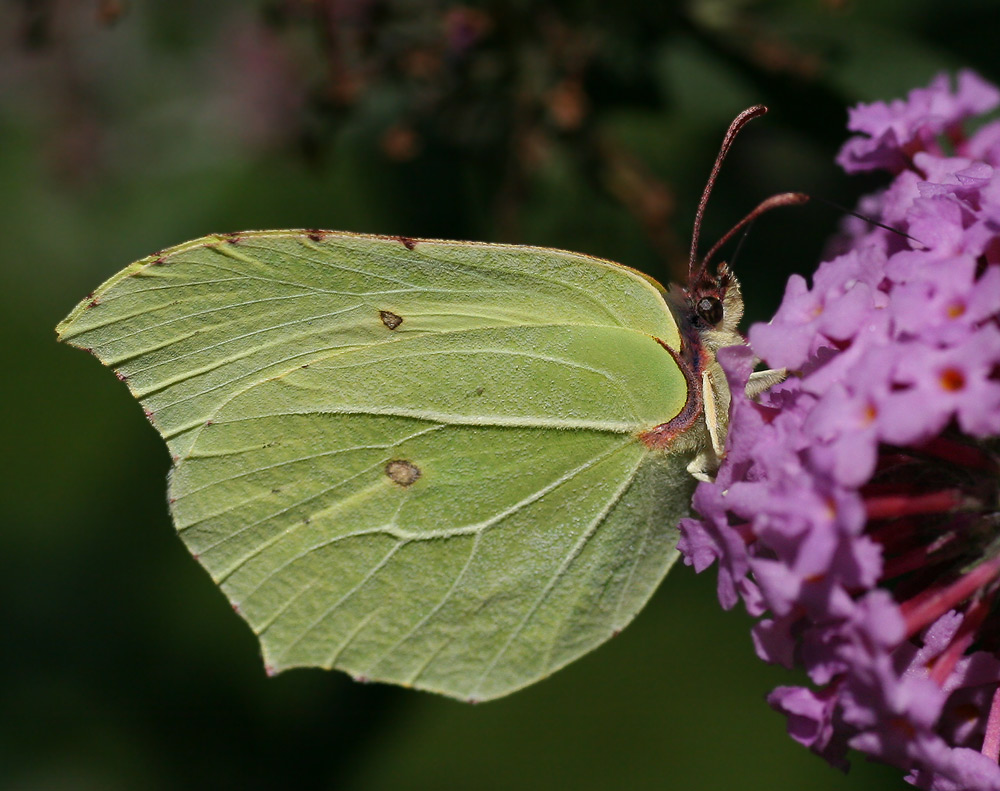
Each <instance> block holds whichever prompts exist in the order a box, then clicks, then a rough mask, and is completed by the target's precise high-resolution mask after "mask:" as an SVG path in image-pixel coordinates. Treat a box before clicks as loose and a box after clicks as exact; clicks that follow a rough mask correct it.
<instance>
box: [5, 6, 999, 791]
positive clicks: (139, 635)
mask: <svg viewBox="0 0 1000 791" xmlns="http://www.w3.org/2000/svg"><path fill="white" fill-rule="evenodd" d="M998 8H1000V7H998V5H997V4H996V3H995V2H993V1H992V0H982V1H981V2H969V1H968V0H953V2H947V3H942V2H941V1H940V0H891V1H890V2H865V3H862V2H857V3H849V2H836V1H835V0H826V1H825V2H824V0H811V1H810V2H805V1H800V2H794V1H793V0H785V1H784V2H763V1H760V2H755V1H754V0H701V1H699V2H695V1H694V0H692V2H689V3H684V4H681V3H677V4H671V3H669V2H647V1H646V0H615V1H614V2H608V1H607V0H600V1H598V0H593V1H588V0H577V1H576V2H569V3H565V4H562V5H561V6H558V7H556V6H543V5H541V4H539V3H535V2H527V1H526V0H523V1H522V0H496V1H495V2H483V3H473V2H471V1H470V2H469V3H468V4H467V5H465V6H459V5H457V4H455V3H452V2H447V1H446V0H438V1H432V0H384V1H380V2H375V0H365V1H362V0H326V1H324V0H313V1H312V2H309V0H298V2H295V1H293V0H280V1H278V2H269V3H262V2H235V1H232V0H228V1H226V2H213V3H206V2H195V1H194V0H183V1H182V0H170V1H169V2H166V1H164V0H161V1H160V2H153V0H148V1H147V2H143V1H142V0H133V2H129V3H124V2H115V1H113V0H112V1H110V2H109V1H107V0H105V1H104V2H97V1H96V0H93V1H91V0H72V1H70V0H65V1H64V2H56V1H55V0H53V1H52V2H37V1H36V2H31V1H30V0H27V1H25V2H10V0H0V276H2V295H3V306H2V309H0V338H2V339H3V344H2V347H3V351H4V371H5V373H4V376H3V377H2V380H0V387H2V388H3V401H2V409H0V415H2V421H3V422H2V426H0V427H2V434H0V439H2V441H3V458H4V468H3V473H2V475H0V486H2V487H3V488H2V509H3V510H2V533H0V541H2V545H0V787H2V788H3V789H73V790H74V791H75V790H76V789H84V790H87V789H139V788H141V789H170V788H240V789H257V788H318V789H358V790H359V791H361V790H362V789H365V790H367V789H411V788H412V789H451V788H456V789H466V788H468V789H529V788H558V787H565V788H573V789H605V788H628V789H647V788H650V789H674V788H676V789H729V788H732V789H748V790H749V789H769V790H770V789H804V788H809V789H876V788H877V789H888V788H899V787H905V786H904V784H903V782H902V780H900V779H899V776H898V773H897V772H896V771H894V770H890V769H887V768H885V767H881V766H878V765H874V764H869V763H867V762H866V761H864V760H863V759H857V760H855V765H854V767H853V769H852V771H851V773H850V775H848V776H844V775H842V774H841V773H840V772H838V771H836V770H834V769H831V768H829V767H828V766H826V765H825V764H824V763H823V762H822V761H820V760H819V759H817V758H815V757H813V756H812V755H811V754H809V753H808V752H807V751H806V750H804V749H802V748H801V747H799V746H797V745H796V744H794V743H793V742H792V741H791V740H790V739H789V738H787V737H786V736H785V735H784V727H785V723H784V720H783V718H782V717H780V716H779V715H778V714H776V713H774V712H772V711H771V710H770V709H769V708H768V707H767V706H766V704H765V703H764V700H763V698H764V695H765V694H766V692H767V691H768V690H769V689H771V688H772V687H773V686H774V685H776V684H779V683H794V681H795V680H796V676H794V675H791V674H788V673H785V672H784V671H782V670H780V669H777V668H770V667H766V666H764V665H763V664H762V663H760V662H759V661H758V660H756V659H755V657H754V655H753V650H752V646H751V642H750V637H749V625H750V622H749V619H748V618H747V617H746V615H745V614H744V613H742V612H741V611H737V612H733V613H723V612H721V610H720V609H719V607H718V604H717V602H716V600H715V593H714V588H715V581H714V569H713V570H712V571H711V572H710V573H706V574H704V575H702V576H700V577H696V576H695V575H694V574H693V573H692V572H691V571H690V570H689V569H687V568H680V567H679V568H678V569H676V570H675V572H674V573H673V574H671V575H670V577H669V579H668V580H667V581H666V582H665V584H664V585H663V586H662V588H661V590H660V591H659V592H658V594H657V595H656V596H655V598H654V600H653V602H652V603H651V604H650V606H649V607H648V608H647V609H646V611H644V612H643V613H642V614H641V615H640V616H639V618H638V619H637V620H636V622H635V623H634V625H632V626H631V627H629V628H628V629H627V630H626V631H625V632H624V633H623V634H622V635H621V636H619V637H618V638H616V639H615V640H613V641H612V642H611V643H609V644H608V645H606V646H604V647H602V648H601V649H600V650H598V651H596V652H595V653H593V654H592V655H590V656H588V657H586V658H585V659H583V660H581V661H579V662H577V663H575V664H573V665H572V666H571V667H569V668H567V669H566V670H563V671H561V672H559V673H557V674H556V675H555V676H554V677H553V678H551V679H549V680H547V681H545V682H543V683H541V684H538V685H537V686H534V687H531V688H529V689H527V690H524V691H522V692H519V693H517V694H515V695H514V696H512V697H510V698H508V699H504V700H501V701H498V702H494V703H489V704H483V705H480V706H468V705H464V704H459V703H455V702H452V701H450V700H445V699H443V698H437V697H435V696H432V695H428V694H422V693H417V692H407V691H403V690H397V689H390V688H385V687H381V686H378V685H364V686H363V685H359V684H355V683H353V682H351V681H350V680H348V679H347V678H346V677H345V676H342V675H341V674H338V673H330V672H323V671H318V670H317V671H309V670H297V671H293V672H289V673H285V674H283V675H281V676H279V677H277V678H273V679H268V678H266V677H265V675H264V672H263V669H262V667H261V663H260V660H259V657H258V653H257V647H256V643H255V640H254V638H253V636H252V635H251V633H250V631H249V629H248V628H247V627H246V626H245V625H244V624H243V622H242V621H240V620H239V618H237V617H236V616H235V615H234V614H233V612H232V611H231V609H230V608H229V605H228V604H227V602H226V601H225V599H224V598H223V597H222V596H221V595H220V594H219V593H218V592H217V591H216V589H215V588H214V586H213V585H212V583H211V582H210V580H209V578H208V576H207V575H206V574H205V573H204V572H203V571H202V570H201V569H200V568H199V567H198V566H197V564H196V563H195V562H194V561H193V560H191V559H190V557H189V556H188V555H187V552H186V551H185V549H184V548H183V546H182V545H181V543H180V541H178V540H177V538H176V536H175V534H174V531H173V529H172V527H171V525H170V522H169V518H168V514H167V508H166V503H165V500H164V486H165V483H164V477H165V474H166V471H167V467H168V458H167V454H166V453H165V452H164V448H163V446H162V444H161V442H160V440H159V438H158V437H157V436H156V435H155V432H154V431H153V430H152V429H151V428H150V426H149V425H148V424H147V423H146V421H145V420H144V419H143V416H142V413H141V410H140V408H139V407H138V405H137V404H135V403H134V402H133V401H132V399H131V398H130V396H129V395H128V393H127V391H126V389H125V387H124V386H123V385H122V384H121V383H120V382H118V381H116V379H115V378H114V377H113V376H112V375H111V374H110V372H108V371H105V370H103V369H102V368H101V367H100V366H99V365H98V364H97V362H96V361H95V360H94V359H92V358H90V357H89V356H87V355H85V354H81V353H80V352H79V351H76V350H73V349H70V348H69V347H63V346H59V345H57V344H56V343H55V338H54V333H53V327H54V326H55V324H56V323H57V322H58V321H59V320H60V319H61V318H62V317H63V316H64V315H65V314H66V313H67V312H68V311H69V310H70V309H71V308H72V306H73V305H74V304H75V303H76V301H77V300H79V299H80V298H82V297H83V295H84V294H86V293H87V292H89V291H90V290H92V289H93V288H94V287H95V286H97V285H98V284H99V283H100V282H101V281H102V280H104V279H105V278H106V277H108V276H110V275H111V274H113V273H114V272H116V271H117V270H118V269H120V268H122V267H123V266H124V265H126V264H128V263H129V262H131V261H133V260H135V259H137V258H140V257H142V256H144V255H147V254H149V253H151V252H153V251H155V250H157V249H159V248H162V247H166V246H168V245H171V244H175V243H178V242H181V241H184V240H186V239H189V238H193V237H197V236H201V235H204V234H206V233H209V232H215V231H234V230H242V229H249V228H277V227H316V228H331V229H338V230H350V231H359V232H376V233H387V234H403V235H407V236H414V237H420V236H425V237H426V236H430V237H446V238H468V239H480V240H489V241H501V240H503V241H517V242H525V243H530V244H538V245H550V246H558V247H564V248H569V249H572V250H578V251H582V252H586V253H591V254H596V255H600V256H606V257H609V258H612V259H614V260H617V261H621V262H623V263H626V264H629V265H631V266H634V267H637V268H640V269H643V270H645V271H647V272H650V273H651V274H654V275H656V276H658V277H661V278H663V279H670V278H671V276H672V275H671V272H674V273H680V272H682V271H683V267H682V266H681V268H677V262H682V261H683V259H684V249H685V247H686V244H687V241H686V240H687V237H688V233H689V228H690V226H691V221H692V217H693V213H694V207H695V205H696V203H697V200H698V195H699V192H700V190H701V186H702V184H703V182H704V179H705V177H706V175H707V173H708V170H709V168H710V166H711V162H712V159H713V157H714V154H715V150H716V147H717V145H718V143H719V140H720V139H721V135H722V133H723V131H724V129H725V127H726V125H727V123H728V122H729V120H730V119H731V118H732V116H733V115H735V114H736V113H737V112H738V111H739V110H741V109H742V108H744V107H745V106H747V105H749V104H753V103H756V102H764V103H766V104H769V105H770V106H771V107H772V113H771V115H769V116H768V117H767V118H765V119H763V120H759V121H756V122H755V123H754V124H753V125H751V127H750V128H749V129H748V130H747V132H746V134H745V136H744V137H743V138H742V139H741V140H740V141H739V142H738V144H737V146H736V148H735V149H734V152H733V154H732V157H731V159H730V161H729V162H728V163H727V165H726V168H725V170H724V173H723V176H722V179H721V181H720V183H719V185H718V188H717V190H716V193H715V195H714V197H713V200H712V202H711V204H710V207H709V214H708V217H707V220H706V229H705V240H704V243H703V247H705V246H707V245H708V244H709V243H711V242H712V241H714V239H715V238H717V237H718V236H719V235H720V234H721V233H723V232H724V231H725V230H726V229H727V228H728V227H729V226H730V225H731V224H733V223H734V222H736V221H737V220H738V219H739V218H740V217H741V216H742V215H743V214H744V213H745V212H747V211H748V210H749V209H751V208H752V207H753V206H754V205H755V204H756V203H757V202H758V201H759V200H761V199H762V198H764V197H766V196H767V195H769V194H771V193H773V192H776V191H783V190H803V191H806V192H810V193H813V194H818V195H822V196H825V197H827V198H831V199H833V200H837V201H840V202H841V203H844V204H852V203H853V202H854V201H855V199H856V198H857V196H858V195H859V194H861V193H862V192H864V191H866V190H870V189H872V188H873V187H875V186H877V184H878V183H879V181H878V180H877V179H867V180H866V179H858V178H854V179H848V178H846V177H845V176H843V175H842V174H841V173H840V172H839V171H838V170H837V168H836V167H835V165H834V164H833V156H834V154H835V153H836V150H837V148H838V146H839V145H840V143H841V142H842V141H843V140H844V139H845V136H846V132H845V130H844V121H845V118H846V108H847V107H848V106H849V105H851V104H853V103H855V102H857V101H859V100H874V99H877V98H892V97H895V96H898V95H902V94H903V93H904V92H905V91H906V90H908V89H910V88H912V87H916V86H921V85H924V84H926V82H927V81H928V80H929V79H930V77H931V76H932V75H933V74H935V73H936V72H937V71H939V70H941V69H956V68H959V67H963V66H971V67H974V68H976V69H978V70H979V71H980V72H981V73H982V74H984V75H985V76H986V77H988V78H990V79H993V80H994V81H996V80H997V79H998V78H1000V60H998V55H997V53H998V47H997V46H996V41H997V33H998V32H1000V11H998ZM836 222H837V217H836V212H834V211H831V210H829V209H825V208H823V207H821V206H818V205H811V206H808V207H804V208H793V209H786V210H783V211H779V212H776V213H774V214H772V215H769V216H768V217H766V218H764V219H763V220H761V221H759V222H758V223H757V225H756V227H755V229H754V232H753V233H752V234H751V235H750V238H749V240H748V242H747V243H746V244H745V246H744V248H743V250H742V251H741V254H740V259H739V261H738V263H737V270H738V272H739V275H740V277H741V278H742V280H743V282H744V284H745V293H746V296H747V303H748V311H749V314H750V317H751V318H752V319H754V318H755V319H760V318H764V317H766V316H767V315H769V313H770V312H771V311H773V310H774V308H775V307H776V306H777V304H778V301H779V299H780V296H781V292H782V288H783V286H782V283H783V282H784V280H785V278H786V277H787V275H788V273H789V272H791V271H802V272H809V271H811V270H812V269H813V267H814V266H815V263H816V262H817V261H818V260H819V256H820V254H821V250H822V248H823V244H824V239H825V238H826V237H827V236H828V235H829V234H830V233H831V232H832V231H833V230H834V229H835V227H836ZM672 267H673V268H672ZM674 276H676V274H675V275H674Z"/></svg>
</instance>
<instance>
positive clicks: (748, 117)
mask: <svg viewBox="0 0 1000 791" xmlns="http://www.w3.org/2000/svg"><path fill="white" fill-rule="evenodd" d="M766 112H767V108H766V107H765V106H764V105H762V104H755V105H754V106H753V107H748V108H747V109H746V110H744V111H743V112H742V113H740V114H739V115H738V116H736V117H735V118H734V119H733V122H732V123H731V124H730V125H729V130H728V131H727V132H726V136H725V137H724V138H723V139H722V147H721V148H719V153H718V155H717V156H716V157H715V164H714V165H713V166H712V172H711V174H709V177H708V181H707V182H705V189H704V190H703V191H702V193H701V200H700V201H699V202H698V211H697V213H696V214H695V215H694V228H693V229H692V231H691V255H690V257H689V258H688V278H689V280H690V281H691V282H693V281H694V275H695V262H696V261H697V260H698V237H699V236H700V235H701V219H702V217H704V216H705V206H706V205H707V204H708V197H709V195H711V194H712V187H714V186H715V180H716V179H717V178H718V176H719V170H720V169H721V168H722V162H723V160H725V158H726V154H728V153H729V147H730V146H731V145H732V144H733V141H734V140H735V139H736V135H738V134H739V133H740V130H741V129H742V128H743V127H744V126H746V124H747V122H748V121H752V120H753V119H754V118H759V117H760V116H762V115H764V113H766ZM716 246H718V245H716ZM707 258H708V256H706V259H707ZM702 266H703V267H704V264H702Z"/></svg>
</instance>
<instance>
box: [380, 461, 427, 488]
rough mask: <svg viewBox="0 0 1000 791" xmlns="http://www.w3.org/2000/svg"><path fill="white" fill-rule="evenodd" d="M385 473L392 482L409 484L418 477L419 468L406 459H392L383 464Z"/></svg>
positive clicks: (403, 484) (401, 484) (402, 484)
mask: <svg viewBox="0 0 1000 791" xmlns="http://www.w3.org/2000/svg"><path fill="white" fill-rule="evenodd" d="M385 474H386V475H387V476H389V479H390V480H391V481H392V482H393V483H398V484H399V485H400V486H410V485H411V484H413V483H414V482H415V481H416V480H417V478H419V477H420V468H419V467H417V465H416V464H414V463H413V462H412V461H406V459H393V460H392V461H390V462H389V463H388V464H386V465H385Z"/></svg>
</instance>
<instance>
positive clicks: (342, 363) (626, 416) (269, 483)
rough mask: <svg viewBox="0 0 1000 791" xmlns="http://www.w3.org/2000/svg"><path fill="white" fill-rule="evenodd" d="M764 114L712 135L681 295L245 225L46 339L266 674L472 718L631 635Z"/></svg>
mask: <svg viewBox="0 0 1000 791" xmlns="http://www.w3.org/2000/svg"><path fill="white" fill-rule="evenodd" d="M764 111H765V110H764V108H762V107H754V108H750V109H749V110H747V111H745V112H744V113H742V114H741V115H740V116H739V117H738V118H737V119H736V120H735V121H734V122H733V124H732V126H731V127H730V129H729V132H728V133H727V135H726V138H725V141H724V143H723V146H722V150H721V151H720V154H719V158H718V159H717V160H716V164H715V167H714V169H713V171H712V175H711V177H710V179H709V183H708V185H707V186H706V189H705V193H704V195H703V196H702V201H701V204H700V206H699V210H698V215H697V219H696V223H695V232H694V241H693V242H692V257H691V262H692V268H691V273H692V275H691V281H690V283H689V284H688V287H687V288H676V287H675V288H673V289H671V290H670V291H667V290H666V289H664V288H663V287H662V286H660V285H659V284H658V283H657V282H656V281H655V280H653V279H651V278H649V277H646V276H645V275H643V274H641V273H639V272H637V271H635V270H632V269H629V268H627V267H624V266H620V265H618V264H615V263H612V262H610V261H603V260H599V259H595V258H591V257H589V256H585V255H580V254H577V253H570V252H565V251H561V250H550V249H543V248H537V247H520V246H512V245H497V244H476V243H468V242H447V241H423V240H415V239H414V240H411V239H407V238H403V237H396V238H391V237H378V236H361V235H356V234H346V233H333V232H326V231H253V232H247V233H239V234H231V235H220V236H207V237H204V238H202V239H197V240H195V241H192V242H188V243H187V244H182V245H179V246H177V247H173V248H171V249H169V250H165V251H163V252H160V253H157V254H155V255H152V256H150V257H148V258H144V259H143V260H141V261H138V262H136V263H134V264H132V265H131V266H129V267H127V268H126V269H124V270H122V271H121V272H119V273H118V274H117V275H115V276H114V277H112V278H111V279H110V280H108V281H107V282H106V283H104V284H103V285H102V286H101V287H100V288H98V289H97V291H95V292H94V294H93V295H91V296H90V297H88V298H87V299H86V300H84V301H83V302H81V303H80V304H79V305H78V306H77V307H76V309H75V310H74V311H73V312H72V313H71V314H70V315H69V316H68V317H67V318H66V319H65V320H64V321H63V322H62V323H61V324H60V325H59V327H58V329H57V331H58V333H59V337H60V339H61V340H64V341H67V342H69V343H71V344H73V345H75V346H79V347H82V348H86V349H88V350H89V351H92V352H93V353H94V354H96V355H97V356H98V358H100V360H101V362H103V363H104V364H105V365H109V366H112V367H114V368H115V370H116V372H117V375H118V377H119V378H120V379H122V380H124V381H125V382H126V383H127V384H128V387H129V389H130V390H131V392H132V394H133V395H134V396H135V397H136V398H137V399H139V401H140V402H141V403H142V405H143V407H144V408H145V410H146V415H147V417H148V418H149V420H150V422H151V423H152V424H153V425H154V426H155V427H156V428H157V430H158V431H159V432H160V434H161V435H162V436H163V438H164V439H165V440H166V441H167V445H168V447H169V449H170V453H171V455H172V458H173V469H172V473H171V476H170V484H169V490H170V494H169V499H170V510H171V512H172V515H173V519H174V523H175V524H176V527H177V530H178V532H179V533H180V536H181V538H182V539H183V540H184V543H185V544H186V545H187V546H188V548H189V549H190V550H191V552H192V553H193V554H194V555H195V556H196V557H197V558H198V560H199V562H200V563H201V564H202V565H203V566H204V567H205V568H206V569H207V570H208V571H209V573H210V574H211V575H212V578H213V579H214V580H215V581H216V582H217V583H218V584H219V585H220V586H221V587H222V589H223V591H224V592H225V594H226V595H227V596H228V597H229V599H230V601H231V602H232V604H233V606H234V608H235V609H236V610H237V612H239V614H240V615H242V617H243V618H245V619H246V621H247V622H248V623H249V624H250V626H251V627H252V628H253V630H254V632H256V634H257V635H258V637H259V639H260V643H261V648H262V652H263V655H264V660H265V663H266V665H267V667H268V668H269V670H271V671H279V670H283V669H286V668H290V667H296V666H303V665H308V666H321V667H327V668H339V669H342V670H346V671H347V672H349V673H351V674H353V675H354V676H355V677H358V678H366V679H372V680H378V681H387V682H394V683H397V684H402V685H407V686H413V687H418V688H421V689H427V690H433V691H435V692H440V693H443V694H446V695H451V696H454V697H457V698H462V699H466V700H486V699H489V698H495V697H498V696H501V695H505V694H507V693H509V692H511V691H513V690H516V689H518V688H520V687H523V686H525V685H527V684H530V683H531V682H533V681H536V680H538V679H541V678H543V677H545V676H547V675H548V674H550V673H551V672H553V671H554V670H556V669H557V668H559V667H562V666H563V665H565V664H567V663H568V662H570V661H572V660H573V659H576V658H577V657H579V656H580V655H581V654H583V653H585V652H587V651H589V650H591V649H592V648H594V647H596V646H597V645H599V644H600V643H602V642H604V641H605V640H607V639H608V638H609V637H611V636H612V635H614V634H615V633H617V632H618V631H619V630H621V629H622V628H623V627H624V626H625V625H626V624H628V623H629V621H631V620H632V618H633V617H634V616H635V614H636V613H637V612H638V611H639V610H640V609H641V608H642V606H643V605H644V604H645V603H646V601H647V599H649V597H650V595H651V594H652V592H653V591H654V589H655V588H656V586H657V585H658V584H659V582H660V580H661V579H662V578H663V576H664V575H665V574H666V572H667V570H668V569H669V568H670V566H671V565H672V564H673V563H674V561H675V560H676V559H677V550H676V548H675V547H676V543H677V529H676V525H677V522H678V520H679V519H680V518H681V517H683V516H684V515H685V514H686V513H687V512H688V508H689V500H690V496H691V492H692V489H693V486H694V483H695V477H706V476H709V475H710V474H711V472H712V470H713V469H714V467H715V465H716V464H717V459H718V456H719V454H720V453H721V452H722V447H723V441H724V437H725V415H726V413H727V406H728V400H729V393H728V389H727V386H726V383H725V379H724V377H723V375H722V372H721V369H720V368H719V366H718V364H717V363H716V362H715V351H716V349H718V348H719V347H721V346H725V345H730V344H736V343H742V342H743V341H742V338H741V336H740V335H739V334H738V333H737V332H736V324H737V323H738V321H739V319H740V316H741V314H742V310H743V308H742V302H741V299H740V295H739V286H738V284H737V282H736V280H735V279H734V278H733V277H732V276H731V275H730V274H729V273H728V271H727V270H726V267H725V265H724V264H723V265H721V266H720V267H719V271H718V273H717V274H716V275H711V274H709V272H708V269H707V261H708V259H709V258H710V257H711V255H712V254H713V253H714V252H715V248H713V250H712V251H711V252H710V253H709V255H708V256H706V258H705V259H704V260H703V261H702V262H701V263H700V264H698V263H696V259H695V255H694V250H695V246H696V244H697V234H698V227H699V225H700V221H701V216H702V213H703V211H704V208H705V203H706V201H707V199H708V195H709V192H710V189H711V185H712V183H713V182H714V179H715V177H716V174H717V172H718V169H719V166H720V164H721V161H722V159H723V157H724V155H725V153H726V151H727V149H728V147H729V145H730V143H731V142H732V139H733V137H734V136H735V134H736V133H737V131H738V130H739V128H740V127H741V126H742V125H743V124H744V123H746V121H748V120H749V119H750V118H753V117H756V116H758V115H760V114H762V113H763V112H764ZM782 202H784V203H788V202H797V201H796V200H793V199H792V198H789V197H788V196H787V195H786V196H775V198H772V199H771V200H770V201H765V203H764V204H761V206H760V207H758V209H757V210H755V212H754V213H752V214H751V215H750V216H749V217H748V218H747V220H749V219H752V218H753V217H755V216H757V214H759V213H761V212H762V211H764V210H766V209H767V208H769V207H770V206H772V205H776V204H778V203H782ZM742 225H743V223H741V224H740V225H739V226H737V228H739V227H741V226H742ZM734 230H735V229H734ZM728 236H729V235H727V237H726V238H728ZM723 241H724V240H723ZM716 247H718V245H717V246H716ZM692 473H693V474H692Z"/></svg>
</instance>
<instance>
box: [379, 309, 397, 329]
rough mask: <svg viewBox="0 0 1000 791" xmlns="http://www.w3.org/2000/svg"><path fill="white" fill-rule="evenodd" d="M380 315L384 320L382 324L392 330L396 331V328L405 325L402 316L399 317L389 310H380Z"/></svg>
mask: <svg viewBox="0 0 1000 791" xmlns="http://www.w3.org/2000/svg"><path fill="white" fill-rule="evenodd" d="M378 315H379V318H380V319H382V323H383V324H384V325H385V326H386V327H388V328H389V329H390V330H394V329H396V327H398V326H399V325H400V324H402V323H403V317H402V316H397V315H396V314H395V313H392V312H390V311H388V310H380V311H379V312H378Z"/></svg>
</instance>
